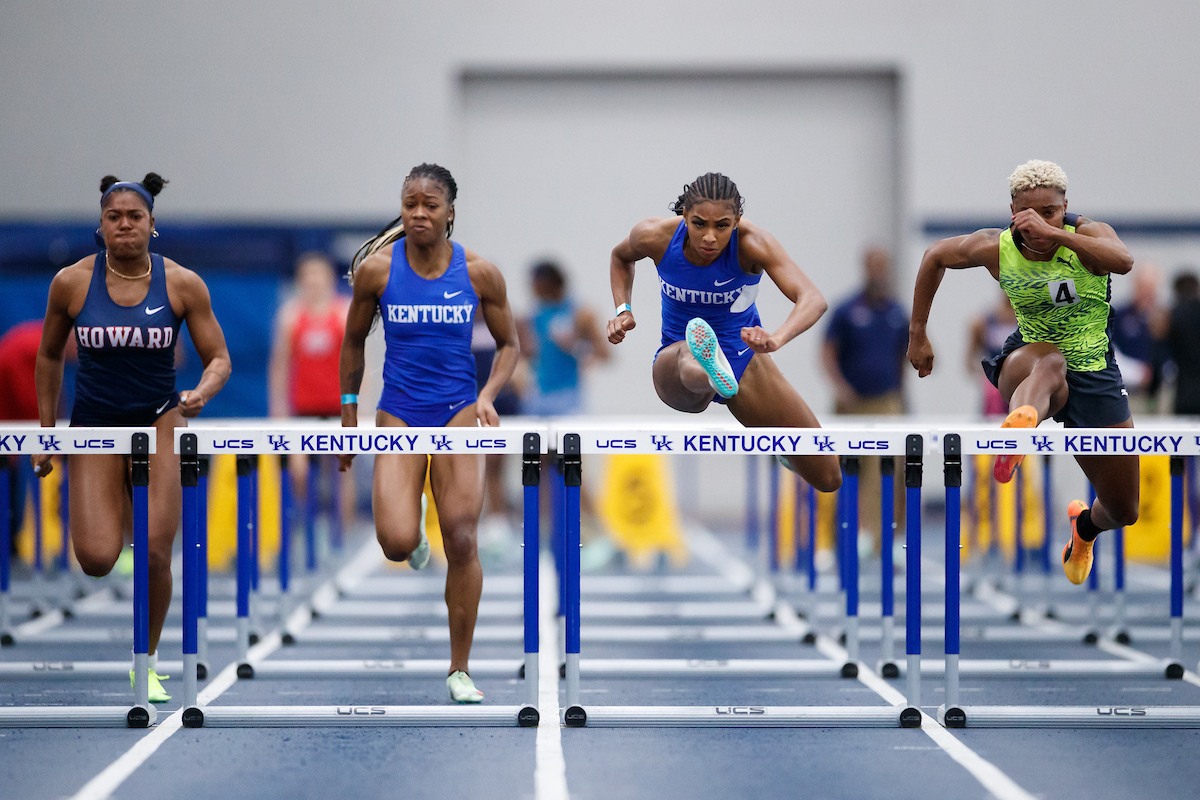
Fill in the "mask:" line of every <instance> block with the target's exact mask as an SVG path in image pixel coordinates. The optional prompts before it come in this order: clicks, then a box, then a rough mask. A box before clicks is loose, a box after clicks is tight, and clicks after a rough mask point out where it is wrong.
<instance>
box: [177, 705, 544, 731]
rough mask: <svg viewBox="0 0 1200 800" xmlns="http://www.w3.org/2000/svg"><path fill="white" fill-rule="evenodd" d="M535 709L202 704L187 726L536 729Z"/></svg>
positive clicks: (190, 711) (188, 716) (186, 720)
mask: <svg viewBox="0 0 1200 800" xmlns="http://www.w3.org/2000/svg"><path fill="white" fill-rule="evenodd" d="M537 724H538V714H537V709H535V708H533V707H531V706H371V705H362V706H356V705H344V706H204V707H203V708H199V709H196V708H191V709H188V710H187V712H186V713H185V715H184V726H185V727H188V728H200V727H204V728H330V727H344V728H352V727H368V726H370V727H376V726H383V727H397V726H399V727H431V728H445V727H471V728H484V727H487V728H515V727H522V728H532V727H536V726H537Z"/></svg>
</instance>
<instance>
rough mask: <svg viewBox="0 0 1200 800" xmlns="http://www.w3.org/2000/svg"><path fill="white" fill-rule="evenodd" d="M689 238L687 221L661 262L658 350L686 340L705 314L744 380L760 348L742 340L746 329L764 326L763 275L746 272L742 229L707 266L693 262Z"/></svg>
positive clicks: (676, 230)
mask: <svg viewBox="0 0 1200 800" xmlns="http://www.w3.org/2000/svg"><path fill="white" fill-rule="evenodd" d="M686 237H687V221H686V220H685V221H681V222H680V223H679V227H678V228H676V229H675V235H674V236H672V237H671V244H669V245H668V246H667V252H666V253H664V254H663V258H662V261H660V262H659V264H658V283H659V287H660V288H661V290H662V345H661V346H660V347H659V348H658V349H659V351H660V352H661V351H662V349H663V347H666V346H667V345H669V344H673V343H675V342H681V341H683V340H684V339H685V338H686V335H685V334H686V330H687V324H688V322H689V321H690V320H691V319H692V318H694V317H700V318H701V319H703V320H704V321H705V322H707V323H708V324H709V325H711V326H712V329H713V332H714V333H715V334H716V335H717V341H718V342H720V344H721V351H722V352H723V353H725V358H727V359H729V366H731V367H732V368H733V374H734V377H736V378H737V379H738V380H741V379H742V373H743V372H745V371H746V367H747V366H748V365H749V364H750V359H752V358H754V351H753V350H751V349H750V346H749V345H747V344H746V343H745V342H743V341H742V328H753V327H755V326H757V325H760V324H762V321H761V320H760V319H759V317H758V308H757V307H756V306H755V305H754V299H755V298H756V297H758V283H759V281H760V280H762V275H761V274H759V275H751V274H749V273H747V272H743V271H742V268H741V265H740V264H739V263H738V232H737V230H736V229H735V230H734V231H733V236H731V237H730V238H729V244H728V245H727V246H726V247H725V249H724V250H722V251H721V255H719V256H717V260H716V261H714V262H713V263H711V264H709V265H708V266H706V267H705V266H700V265H699V264H693V263H692V262H691V261H689V260H688V258H687V256H685V255H684V254H683V242H684V239H685V238H686ZM657 355H658V354H657V353H655V357H657ZM716 401H717V402H721V401H722V398H721V397H720V396H718V397H717V398H716Z"/></svg>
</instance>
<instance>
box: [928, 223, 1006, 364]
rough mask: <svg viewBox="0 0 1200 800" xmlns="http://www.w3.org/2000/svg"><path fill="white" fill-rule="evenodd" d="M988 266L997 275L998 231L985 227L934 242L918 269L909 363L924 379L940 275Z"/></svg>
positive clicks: (929, 356) (929, 353)
mask: <svg viewBox="0 0 1200 800" xmlns="http://www.w3.org/2000/svg"><path fill="white" fill-rule="evenodd" d="M970 267H987V270H988V272H990V273H991V274H992V277H993V278H996V277H998V275H999V272H1000V230H999V229H998V228H985V229H984V230H981V231H975V233H970V234H967V235H966V236H954V237H951V238H949V239H942V240H941V241H940V242H934V243H933V245H931V246H930V248H929V249H928V250H926V251H925V255H924V257H922V258H921V268H920V269H918V270H917V283H916V286H915V288H914V289H913V310H912V319H911V320H910V321H909V323H908V362H909V363H910V364H912V365H913V368H914V369H916V370H917V374H918V375H919V376H920V377H922V378H924V377H925V376H926V375H928V374H929V373H931V372H933V345H932V344H930V342H929V336H928V335H926V333H925V326H926V325H927V324H928V323H929V310H930V309H931V308H932V307H933V296H934V295H935V294H937V290H938V286H940V285H941V283H942V276H943V275H945V274H946V270H948V269H968V268H970Z"/></svg>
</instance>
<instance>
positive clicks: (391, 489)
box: [339, 164, 519, 703]
mask: <svg viewBox="0 0 1200 800" xmlns="http://www.w3.org/2000/svg"><path fill="white" fill-rule="evenodd" d="M457 194H458V187H457V185H456V184H455V182H454V178H453V177H452V176H451V175H450V172H449V171H448V170H446V169H445V168H443V167H439V166H437V165H436V164H421V165H419V166H417V167H414V168H413V170H412V172H410V173H409V174H408V177H407V178H405V180H404V189H403V192H402V193H401V195H400V202H401V213H400V216H399V218H397V219H396V220H394V221H393V222H392V223H390V224H389V225H388V227H387V228H385V229H384V231H383V232H382V233H380V234H379V235H378V236H376V237H375V238H374V239H372V240H371V241H369V242H367V244H366V245H364V246H363V249H362V250H360V251H359V256H357V257H356V258H355V265H354V268H353V270H352V273H351V280H352V283H353V286H354V297H353V299H352V300H351V303H350V310H349V313H348V315H347V319H346V335H345V338H344V339H343V341H342V356H341V363H340V374H341V387H342V392H343V396H342V425H344V426H347V427H354V426H357V425H358V390H359V387H360V386H361V384H362V378H363V370H364V345H365V342H366V338H367V334H368V333H369V332H370V330H371V326H372V324H373V323H374V320H375V318H376V316H378V317H379V319H380V320H381V321H382V324H383V334H384V340H385V342H386V345H387V354H386V356H385V357H384V363H383V384H384V386H383V395H382V397H381V398H380V401H379V406H378V409H377V411H376V417H375V422H376V425H379V426H381V427H383V426H405V427H445V426H468V427H474V426H476V425H484V426H492V425H498V424H499V422H500V419H499V417H498V416H497V414H496V409H495V406H494V405H493V404H494V402H495V399H496V395H497V394H498V393H499V392H500V390H501V389H502V388H503V387H504V385H505V384H507V383H508V381H509V379H510V378H511V377H512V373H513V370H514V369H515V368H516V365H517V357H518V355H519V349H518V346H517V329H516V323H515V322H514V321H513V315H512V309H511V308H509V305H508V297H507V294H506V290H505V285H504V277H503V276H502V275H501V274H500V270H499V269H497V268H496V266H495V265H494V264H492V263H490V262H488V261H485V260H484V259H482V258H480V257H479V256H477V255H475V254H474V253H472V252H471V251H470V250H466V249H465V248H463V246H462V245H460V244H458V243H457V242H452V241H451V240H450V233H451V231H452V230H453V227H454V199H455V197H456V196H457ZM476 314H481V315H482V317H483V320H484V322H486V323H487V327H488V330H489V331H490V332H491V334H492V337H493V338H494V339H495V340H496V356H495V358H494V359H493V360H492V373H491V376H490V377H489V378H488V381H487V383H486V384H484V386H483V389H482V390H480V391H479V393H478V396H477V395H476V380H475V359H474V357H473V356H472V355H471V328H472V324H473V321H474V319H475V315H476ZM339 458H340V460H341V463H342V469H347V468H348V467H349V465H350V462H351V459H352V458H353V457H352V456H347V455H343V456H340V457H339ZM427 467H428V470H429V480H430V484H431V486H432V489H433V498H434V501H435V502H436V503H437V508H438V522H439V523H440V526H441V531H442V541H443V543H444V545H445V550H446V561H447V572H446V605H447V607H448V608H449V612H450V675H449V676H447V679H446V686H447V689H448V690H449V692H450V698H451V699H452V700H454V701H455V702H458V703H478V702H481V701H482V700H483V693H482V692H480V691H479V690H478V689H476V688H475V685H474V683H473V682H472V680H471V678H470V675H469V672H468V660H469V658H470V654H471V642H472V639H473V638H474V635H475V618H476V616H477V615H478V612H479V595H480V592H481V590H482V588H483V570H482V568H481V567H480V565H479V554H478V551H477V537H476V528H477V527H478V524H479V514H480V512H481V511H482V509H483V459H482V458H481V457H480V456H477V455H435V456H431V457H428V458H427V457H426V456H424V455H400V454H387V455H379V456H376V457H375V474H374V477H373V481H372V489H371V505H372V510H373V511H374V516H375V530H376V534H377V536H378V538H379V543H380V545H382V547H383V552H384V555H386V556H387V557H388V558H389V559H390V560H392V561H409V563H410V564H411V565H412V566H413V567H414V568H416V569H420V568H421V567H423V566H424V565H425V563H427V561H428V558H429V543H428V540H427V538H426V537H425V533H424V529H423V520H424V513H423V509H422V497H423V491H424V486H425V473H426V468H427Z"/></svg>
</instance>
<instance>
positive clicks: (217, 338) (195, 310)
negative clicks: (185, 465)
mask: <svg viewBox="0 0 1200 800" xmlns="http://www.w3.org/2000/svg"><path fill="white" fill-rule="evenodd" d="M179 270H180V273H179V274H180V280H179V281H178V283H177V286H178V287H179V288H180V289H182V292H181V295H180V296H181V299H182V300H183V319H184V321H185V322H187V327H188V333H189V334H190V335H191V337H192V344H193V345H195V347H196V353H197V354H198V355H199V356H200V363H201V364H203V365H204V372H203V373H202V374H201V375H200V382H199V383H198V384H196V388H195V389H192V390H190V391H183V392H180V393H179V413H180V414H183V416H185V417H194V416H196V415H197V414H199V413H200V409H202V408H204V404H205V403H207V402H208V401H209V400H211V399H213V397H215V396H216V394H217V392H219V391H221V388H222V387H224V386H225V382H226V381H227V380H229V375H230V373H231V372H232V371H233V365H232V363H231V362H230V360H229V348H228V347H226V346H225V334H224V333H223V332H222V331H221V324H220V323H219V322H217V317H216V315H215V314H213V310H212V298H211V297H210V296H209V294H208V287H207V286H205V285H204V281H203V280H202V279H201V278H200V276H199V275H197V274H196V273H194V272H192V271H191V270H188V269H183V268H182V267H179Z"/></svg>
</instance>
